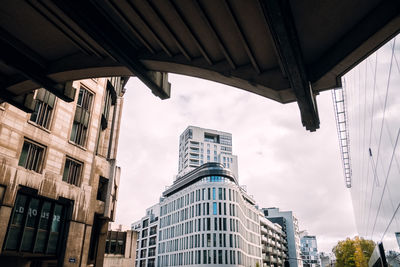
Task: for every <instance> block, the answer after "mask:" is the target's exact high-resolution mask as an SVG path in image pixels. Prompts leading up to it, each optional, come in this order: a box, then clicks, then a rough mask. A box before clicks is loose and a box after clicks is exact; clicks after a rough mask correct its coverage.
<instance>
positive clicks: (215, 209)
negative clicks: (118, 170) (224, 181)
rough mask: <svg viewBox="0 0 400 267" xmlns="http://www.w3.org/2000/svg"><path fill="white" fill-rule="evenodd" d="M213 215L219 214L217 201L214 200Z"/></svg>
mask: <svg viewBox="0 0 400 267" xmlns="http://www.w3.org/2000/svg"><path fill="white" fill-rule="evenodd" d="M213 215H217V202H213Z"/></svg>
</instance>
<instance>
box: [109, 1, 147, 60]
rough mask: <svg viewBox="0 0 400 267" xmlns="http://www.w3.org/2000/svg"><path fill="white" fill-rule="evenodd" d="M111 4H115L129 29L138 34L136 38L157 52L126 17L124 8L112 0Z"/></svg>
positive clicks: (114, 6)
mask: <svg viewBox="0 0 400 267" xmlns="http://www.w3.org/2000/svg"><path fill="white" fill-rule="evenodd" d="M110 4H111V5H112V6H113V8H114V9H115V10H116V11H117V12H116V13H118V15H119V16H120V17H121V19H122V20H123V21H124V22H125V23H126V25H127V26H128V27H129V29H130V30H131V31H132V33H133V34H134V35H135V36H136V38H138V39H139V41H140V42H141V43H142V44H143V45H144V46H145V47H146V48H147V50H149V51H150V53H152V54H155V51H154V49H153V48H152V47H151V45H150V44H149V43H148V42H147V41H146V39H145V38H144V37H143V36H142V35H141V34H140V33H139V31H138V30H137V29H136V27H135V26H134V25H133V24H132V22H131V21H130V20H129V19H128V18H127V17H126V15H125V14H124V13H123V12H122V10H121V9H120V8H119V7H118V6H117V4H116V3H114V2H112V1H111V2H110Z"/></svg>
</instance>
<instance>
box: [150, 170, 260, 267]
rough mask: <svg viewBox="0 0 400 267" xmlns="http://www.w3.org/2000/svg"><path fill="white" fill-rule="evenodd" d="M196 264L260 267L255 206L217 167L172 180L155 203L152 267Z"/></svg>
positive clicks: (231, 175)
mask: <svg viewBox="0 0 400 267" xmlns="http://www.w3.org/2000/svg"><path fill="white" fill-rule="evenodd" d="M199 265H201V266H221V265H223V266H261V241H260V221H259V216H258V212H257V209H256V207H255V202H254V200H253V199H252V198H251V197H250V196H248V195H247V194H246V192H245V191H244V190H243V189H242V188H241V187H240V186H239V185H238V183H237V179H236V177H235V176H234V175H233V173H232V171H231V170H229V169H227V168H224V166H223V165H221V164H219V163H207V164H204V165H202V166H200V167H199V168H196V169H195V170H193V171H191V172H189V173H188V174H186V175H184V176H181V177H178V178H177V180H175V181H174V183H173V185H172V186H170V187H169V188H168V189H167V190H166V191H165V192H164V193H163V198H162V200H161V202H160V218H159V232H158V245H157V266H160V267H161V266H199Z"/></svg>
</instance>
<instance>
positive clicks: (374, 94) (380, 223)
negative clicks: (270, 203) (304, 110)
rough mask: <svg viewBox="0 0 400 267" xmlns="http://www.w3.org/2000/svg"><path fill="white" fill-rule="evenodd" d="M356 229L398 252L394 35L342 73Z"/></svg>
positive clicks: (399, 117) (398, 63) (398, 42)
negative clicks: (361, 60)
mask: <svg viewBox="0 0 400 267" xmlns="http://www.w3.org/2000/svg"><path fill="white" fill-rule="evenodd" d="M343 87H344V89H345V91H344V92H345V96H346V97H345V99H346V102H347V105H346V106H347V115H348V116H347V117H348V125H349V137H350V155H351V162H352V176H351V179H352V186H351V189H350V190H351V194H352V200H353V207H354V214H355V218H356V223H357V228H358V232H359V234H360V235H361V236H363V237H365V238H369V239H372V240H374V241H376V242H379V241H381V242H383V245H384V248H385V250H394V251H397V252H399V246H400V244H398V242H397V240H396V233H397V232H400V210H399V206H400V144H399V133H400V128H399V127H400V35H398V36H396V37H395V38H393V39H392V40H390V41H389V42H388V43H386V44H385V45H384V46H383V47H381V48H380V49H379V50H377V51H376V52H375V53H373V54H371V55H370V56H369V57H368V58H367V59H365V60H364V61H363V62H361V63H360V64H359V65H358V66H356V67H355V68H354V69H352V70H351V71H350V72H348V73H347V74H346V75H345V76H344V77H343Z"/></svg>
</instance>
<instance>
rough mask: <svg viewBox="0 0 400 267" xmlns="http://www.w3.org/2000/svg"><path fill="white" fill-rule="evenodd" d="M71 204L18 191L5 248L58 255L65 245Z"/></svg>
mask: <svg viewBox="0 0 400 267" xmlns="http://www.w3.org/2000/svg"><path fill="white" fill-rule="evenodd" d="M66 209H67V207H66V206H64V205H61V204H60V203H58V202H56V201H51V200H48V199H44V198H38V197H35V196H31V195H28V194H25V193H23V194H22V193H20V192H19V193H18V194H17V197H16V200H15V204H14V209H13V213H12V216H11V220H10V223H9V227H8V231H7V234H6V238H5V243H4V250H8V251H18V252H29V253H34V254H42V255H43V254H47V255H55V254H56V253H57V250H58V249H59V248H60V245H61V244H62V243H61V242H60V240H62V239H63V237H62V236H61V235H60V232H62V229H63V224H64V221H65V219H66V218H65V217H66Z"/></svg>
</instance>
